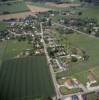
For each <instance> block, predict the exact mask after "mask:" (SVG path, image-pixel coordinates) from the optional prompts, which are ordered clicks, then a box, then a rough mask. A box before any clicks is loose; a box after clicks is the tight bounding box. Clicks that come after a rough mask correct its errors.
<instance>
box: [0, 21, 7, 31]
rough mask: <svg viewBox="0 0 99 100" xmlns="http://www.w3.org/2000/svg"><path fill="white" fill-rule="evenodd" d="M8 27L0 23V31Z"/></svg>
mask: <svg viewBox="0 0 99 100" xmlns="http://www.w3.org/2000/svg"><path fill="white" fill-rule="evenodd" d="M8 27H9V24H8V23H5V22H0V31H3V30H5V29H7V28H8Z"/></svg>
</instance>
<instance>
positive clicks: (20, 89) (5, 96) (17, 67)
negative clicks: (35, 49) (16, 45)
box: [0, 56, 55, 100]
mask: <svg viewBox="0 0 99 100" xmlns="http://www.w3.org/2000/svg"><path fill="white" fill-rule="evenodd" d="M54 95H55V92H54V86H53V82H52V79H51V75H50V71H49V67H48V65H47V62H46V58H45V56H32V57H26V58H19V59H14V60H8V61H4V62H3V63H2V67H1V70H0V99H1V100H29V99H30V100H33V98H35V97H51V96H54Z"/></svg>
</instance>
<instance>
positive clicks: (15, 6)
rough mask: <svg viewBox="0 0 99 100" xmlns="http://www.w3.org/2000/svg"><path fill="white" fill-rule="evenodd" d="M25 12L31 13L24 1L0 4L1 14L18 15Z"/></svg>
mask: <svg viewBox="0 0 99 100" xmlns="http://www.w3.org/2000/svg"><path fill="white" fill-rule="evenodd" d="M24 11H29V9H28V8H27V6H26V4H25V3H24V2H23V1H20V2H12V3H4V4H3V3H1V4H0V14H3V13H4V12H8V13H17V12H24Z"/></svg>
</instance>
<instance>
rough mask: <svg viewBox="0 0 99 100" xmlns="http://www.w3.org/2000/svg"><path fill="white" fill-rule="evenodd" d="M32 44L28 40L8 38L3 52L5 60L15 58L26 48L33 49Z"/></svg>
mask: <svg viewBox="0 0 99 100" xmlns="http://www.w3.org/2000/svg"><path fill="white" fill-rule="evenodd" d="M31 48H32V44H29V43H28V41H20V42H19V41H18V40H17V39H14V40H8V41H7V44H6V48H5V50H4V53H3V58H2V59H3V60H8V59H13V58H15V57H16V56H17V55H19V54H20V53H21V52H23V51H24V50H26V49H31Z"/></svg>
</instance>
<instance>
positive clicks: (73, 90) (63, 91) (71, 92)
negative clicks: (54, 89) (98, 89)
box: [60, 86, 79, 95]
mask: <svg viewBox="0 0 99 100" xmlns="http://www.w3.org/2000/svg"><path fill="white" fill-rule="evenodd" d="M60 92H61V93H62V94H63V95H68V94H74V93H78V92H79V89H77V88H75V89H71V90H69V89H67V88H66V87H65V86H62V87H60Z"/></svg>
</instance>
